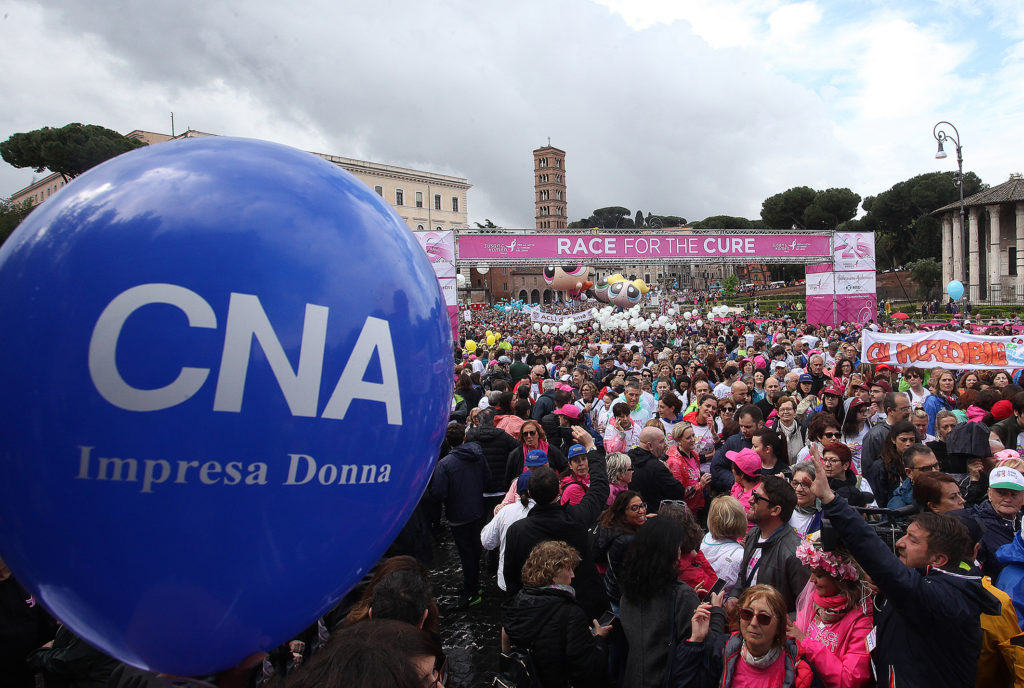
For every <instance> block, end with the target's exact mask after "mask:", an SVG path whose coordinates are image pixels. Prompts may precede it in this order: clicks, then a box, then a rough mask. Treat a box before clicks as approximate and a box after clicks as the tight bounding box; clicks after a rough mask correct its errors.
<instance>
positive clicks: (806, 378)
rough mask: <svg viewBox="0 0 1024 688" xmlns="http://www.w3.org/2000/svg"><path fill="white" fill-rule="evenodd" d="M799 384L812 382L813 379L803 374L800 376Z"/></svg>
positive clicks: (807, 374)
mask: <svg viewBox="0 0 1024 688" xmlns="http://www.w3.org/2000/svg"><path fill="white" fill-rule="evenodd" d="M800 382H814V378H813V377H811V374H810V373H804V374H803V375H801V376H800Z"/></svg>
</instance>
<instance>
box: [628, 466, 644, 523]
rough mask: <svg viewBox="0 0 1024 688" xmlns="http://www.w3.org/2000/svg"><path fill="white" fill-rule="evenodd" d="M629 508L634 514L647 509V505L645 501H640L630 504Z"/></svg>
mask: <svg viewBox="0 0 1024 688" xmlns="http://www.w3.org/2000/svg"><path fill="white" fill-rule="evenodd" d="M630 470H633V469H632V468H631V469H630ZM628 508H629V510H630V511H632V512H633V513H634V514H638V513H640V512H641V511H647V505H646V504H644V503H643V502H640V503H639V504H630V505H629V507H628Z"/></svg>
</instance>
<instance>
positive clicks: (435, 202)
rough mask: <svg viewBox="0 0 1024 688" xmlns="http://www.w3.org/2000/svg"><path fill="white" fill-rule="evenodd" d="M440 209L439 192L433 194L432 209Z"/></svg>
mask: <svg viewBox="0 0 1024 688" xmlns="http://www.w3.org/2000/svg"><path fill="white" fill-rule="evenodd" d="M440 209H441V194H434V210H440Z"/></svg>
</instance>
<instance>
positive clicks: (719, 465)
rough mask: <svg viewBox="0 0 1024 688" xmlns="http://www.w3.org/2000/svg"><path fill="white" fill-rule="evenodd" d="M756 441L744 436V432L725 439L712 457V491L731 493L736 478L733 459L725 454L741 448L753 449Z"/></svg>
mask: <svg viewBox="0 0 1024 688" xmlns="http://www.w3.org/2000/svg"><path fill="white" fill-rule="evenodd" d="M753 447H754V443H753V442H751V441H750V440H748V439H747V438H746V437H744V436H743V433H742V432H737V433H736V434H735V435H732V436H731V437H729V439H727V440H726V441H725V444H723V445H722V446H721V447H719V448H718V451H716V452H715V455H714V456H713V457H712V458H711V469H710V473H711V491H712V492H719V493H722V494H729V490H730V489H732V484H733V482H734V478H733V477H732V466H733V463H732V461H730V460H729V457H728V456H726V455H725V452H727V451H739V450H740V449H752V448H753Z"/></svg>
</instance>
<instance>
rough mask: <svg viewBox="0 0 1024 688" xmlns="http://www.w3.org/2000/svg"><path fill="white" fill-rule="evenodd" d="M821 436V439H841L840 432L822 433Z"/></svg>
mask: <svg viewBox="0 0 1024 688" xmlns="http://www.w3.org/2000/svg"><path fill="white" fill-rule="evenodd" d="M821 436H822V437H830V438H832V439H834V440H835V439H839V438H840V437H842V436H843V434H842V433H840V432H823V433H822V434H821Z"/></svg>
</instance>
